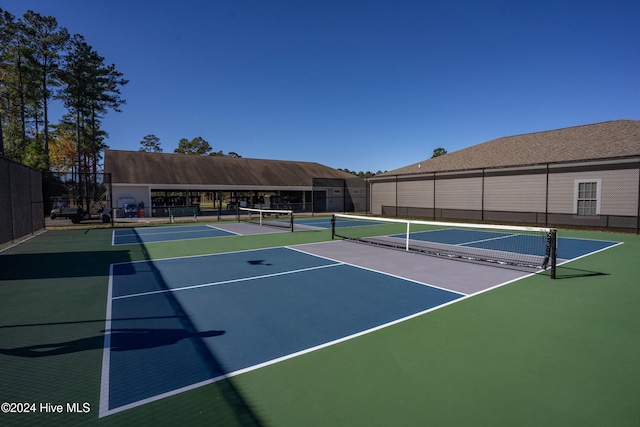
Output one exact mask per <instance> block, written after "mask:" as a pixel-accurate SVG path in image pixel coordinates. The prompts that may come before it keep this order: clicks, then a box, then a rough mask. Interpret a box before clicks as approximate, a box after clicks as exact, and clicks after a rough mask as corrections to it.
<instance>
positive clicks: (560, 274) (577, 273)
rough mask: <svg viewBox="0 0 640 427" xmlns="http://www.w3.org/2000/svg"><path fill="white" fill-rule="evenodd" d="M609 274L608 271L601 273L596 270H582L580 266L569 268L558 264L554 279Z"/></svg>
mask: <svg viewBox="0 0 640 427" xmlns="http://www.w3.org/2000/svg"><path fill="white" fill-rule="evenodd" d="M596 276H609V273H601V272H598V271H591V270H583V269H580V268H570V267H563V266H558V267H557V268H556V279H574V278H578V277H596Z"/></svg>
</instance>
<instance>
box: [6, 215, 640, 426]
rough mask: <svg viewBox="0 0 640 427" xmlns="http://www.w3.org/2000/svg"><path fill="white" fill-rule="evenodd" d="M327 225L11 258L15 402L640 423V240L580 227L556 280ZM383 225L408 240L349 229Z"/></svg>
mask: <svg viewBox="0 0 640 427" xmlns="http://www.w3.org/2000/svg"><path fill="white" fill-rule="evenodd" d="M305 220H306V219H305ZM312 220H313V221H315V220H320V221H318V223H317V224H316V225H313V227H317V228H318V229H308V230H309V231H308V232H296V233H291V232H285V231H283V230H278V229H275V231H274V232H272V233H268V234H264V233H262V232H260V233H259V234H251V233H246V234H245V233H237V231H238V230H239V228H236V227H240V228H242V227H248V228H246V230H248V229H254V230H255V229H263V228H266V229H271V227H260V226H256V225H253V224H238V223H233V224H232V223H229V224H218V223H213V224H209V225H210V227H207V226H206V225H205V226H204V227H203V226H202V225H197V226H195V225H193V226H192V225H185V226H172V227H140V228H139V229H138V228H136V229H122V230H117V231H118V232H124V231H127V232H132V233H130V234H127V233H122V234H120V233H114V232H113V231H114V230H109V229H105V230H99V229H97V230H70V231H55V232H53V231H49V232H47V233H44V234H43V235H40V236H36V237H34V238H33V239H31V240H29V241H27V242H24V243H22V244H20V245H18V246H16V247H14V248H11V249H9V250H7V251H5V252H4V253H2V254H1V255H0V264H1V265H0V267H2V272H3V274H2V280H1V281H0V285H1V286H0V296H1V298H0V313H1V314H0V337H1V340H0V360H1V361H2V363H1V364H0V366H1V368H0V370H1V371H2V376H1V377H0V378H1V379H0V401H2V402H5V401H7V402H11V401H16V400H20V401H23V402H30V401H38V402H41V401H42V402H47V401H50V402H52V403H54V404H57V403H61V404H63V405H65V404H66V403H67V402H80V403H82V402H87V403H88V405H89V406H90V408H91V410H90V411H89V412H87V413H69V412H68V411H65V413H64V414H56V416H57V415H59V417H58V418H55V421H56V422H63V423H64V424H65V425H122V424H144V423H153V424H155V425H163V424H167V425H175V424H176V423H187V424H189V425H200V424H201V425H211V424H214V425H269V426H271V425H273V426H275V425H278V426H280V425H363V424H366V425H424V424H425V423H433V424H436V425H463V424H464V425H469V424H471V425H473V424H474V423H478V422H480V423H481V424H491V425H516V424H517V425H558V426H560V425H562V426H567V425H569V426H572V425H575V426H578V425H579V426H581V427H582V426H585V425H601V424H602V422H605V421H606V422H607V423H608V422H611V421H612V420H614V421H617V422H615V424H618V425H623V423H622V422H625V421H630V420H635V419H636V417H637V415H638V414H637V406H636V404H637V402H636V400H635V399H634V398H633V396H637V395H638V393H640V388H639V386H638V384H637V381H634V380H633V378H635V377H636V376H635V375H633V373H640V372H639V371H638V368H637V363H636V362H637V361H636V360H635V359H636V358H635V356H634V355H635V354H637V351H635V350H639V351H640V339H639V338H638V334H637V333H636V332H637V330H639V329H638V327H640V324H638V323H637V316H635V313H636V312H637V310H636V309H637V305H636V304H635V302H638V301H640V294H639V292H640V291H639V290H638V287H637V284H636V281H637V274H638V273H639V271H638V266H637V265H636V263H635V262H634V261H632V260H634V259H635V258H636V255H637V253H638V250H639V248H640V239H639V238H638V237H637V236H631V235H618V234H613V233H606V234H604V233H584V232H569V231H565V230H561V232H560V237H559V239H558V258H559V259H558V279H559V280H550V279H549V272H548V271H545V272H540V270H539V269H537V270H536V269H522V268H514V267H513V266H510V265H496V264H491V263H484V262H468V260H461V259H457V258H456V259H445V258H442V257H437V256H425V255H424V254H419V253H414V252H406V251H404V250H392V249H389V248H385V247H381V246H379V245H370V244H362V243H357V242H352V241H348V240H342V239H335V240H332V238H331V230H330V229H329V227H330V220H329V219H327V218H323V219H319V218H316V219H313V218H311V219H308V221H312ZM297 222H298V220H297V219H296V223H297ZM223 225H224V226H229V227H232V229H233V230H234V231H231V229H221V226H223ZM369 225H370V224H369ZM200 227H203V228H200ZM376 227H381V229H384V231H389V232H387V233H382V234H381V235H382V237H384V238H386V239H389V238H390V239H399V240H401V241H402V240H403V239H404V238H406V236H404V235H403V234H402V233H397V232H396V230H395V229H391V228H389V229H386V228H384V227H387V226H386V225H384V224H382V225H380V224H378V225H373V227H368V226H364V224H358V225H356V226H353V227H345V228H353V229H360V230H362V229H366V230H370V234H371V233H372V234H379V233H378V231H380V230H374V229H375V228H376ZM179 229H180V230H179ZM209 229H210V230H213V231H210V230H209ZM220 231H222V232H223V233H220ZM346 232H347V231H346V230H345V231H344V233H346ZM203 233H211V234H208V235H206V236H205V235H204V234H203ZM225 233H228V234H225ZM118 234H120V235H119V236H118V237H117V238H116V235H118ZM144 234H146V235H144ZM411 234H412V235H413V234H414V233H411ZM131 235H133V236H135V241H133V240H127V239H129V238H130V237H127V236H131ZM141 235H142V236H141ZM171 236H180V237H178V238H176V239H175V240H172V239H173V237H171ZM195 236H199V237H195ZM415 236H417V237H419V239H416V240H420V239H421V240H422V241H426V240H431V241H430V242H428V244H430V245H433V244H438V245H441V244H444V245H451V246H463V247H464V246H474V245H476V244H478V243H477V242H483V243H481V245H486V242H488V241H494V240H495V241H503V240H505V238H504V236H497V235H487V234H484V235H478V234H476V235H475V236H473V237H472V240H464V239H462V238H461V237H460V235H459V233H458V232H455V231H446V230H445V229H441V230H437V231H436V230H422V231H420V232H417V233H415ZM427 236H428V237H427ZM507 240H508V239H507ZM116 241H118V243H116ZM493 244H494V243H491V245H493ZM482 249H484V248H482ZM495 249H496V248H495V247H492V248H490V250H495ZM503 249H504V248H501V249H500V252H502V251H503ZM34 265H37V266H39V268H38V269H37V270H34V269H33V268H31V269H29V267H28V266H34ZM536 272H537V273H536ZM603 340H604V342H603ZM604 361H606V364H604V365H603V362H604ZM18 373H19V374H18ZM425 402H430V403H429V404H428V405H426V406H425ZM461 402H462V403H461ZM595 402H598V405H596V404H595ZM460 405H462V406H463V407H464V408H466V409H465V410H463V411H461V410H459V408H460ZM543 407H544V408H546V410H541V408H543ZM65 408H66V407H65ZM53 417H54V415H52V414H46V413H41V412H39V413H35V414H30V415H29V416H25V414H14V413H9V414H0V421H3V422H5V421H8V425H33V423H34V422H36V423H46V422H49V421H52V420H53V419H54V418H53Z"/></svg>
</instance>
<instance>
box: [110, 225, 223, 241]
mask: <svg viewBox="0 0 640 427" xmlns="http://www.w3.org/2000/svg"><path fill="white" fill-rule="evenodd" d="M233 235H235V233H232V232H230V231H227V230H222V229H220V228H216V227H212V226H209V225H190V226H178V227H136V228H130V229H120V230H118V229H116V230H113V242H112V244H113V245H114V246H116V245H131V244H136V243H154V242H166V241H172V240H189V239H206V238H210V237H224V236H233Z"/></svg>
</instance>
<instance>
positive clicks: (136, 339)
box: [0, 329, 224, 357]
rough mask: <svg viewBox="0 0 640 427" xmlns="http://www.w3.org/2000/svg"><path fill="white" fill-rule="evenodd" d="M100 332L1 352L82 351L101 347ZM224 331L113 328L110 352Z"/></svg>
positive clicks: (33, 354)
mask: <svg viewBox="0 0 640 427" xmlns="http://www.w3.org/2000/svg"><path fill="white" fill-rule="evenodd" d="M100 332H101V334H100V335H96V336H93V337H88V338H80V339H77V340H71V341H65V342H56V343H49V344H39V345H30V346H26V347H17V348H10V349H2V348H0V354H5V355H8V356H19V357H46V356H58V355H61V354H69V353H77V352H79V351H86V350H96V349H102V348H103V346H104V335H102V333H103V332H105V331H100ZM222 334H224V331H215V330H214V331H206V332H198V333H196V334H191V333H189V332H187V331H185V330H184V329H115V330H111V351H130V350H142V349H146V348H154V347H162V346H167V345H173V344H175V343H177V342H179V341H181V340H183V339H188V338H208V337H216V336H219V335H222Z"/></svg>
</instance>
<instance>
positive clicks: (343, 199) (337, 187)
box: [313, 177, 370, 213]
mask: <svg viewBox="0 0 640 427" xmlns="http://www.w3.org/2000/svg"><path fill="white" fill-rule="evenodd" d="M369 199H370V186H369V182H368V181H367V180H366V179H364V178H358V177H355V178H350V179H342V178H314V179H313V212H316V213H322V212H357V213H368V212H369Z"/></svg>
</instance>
